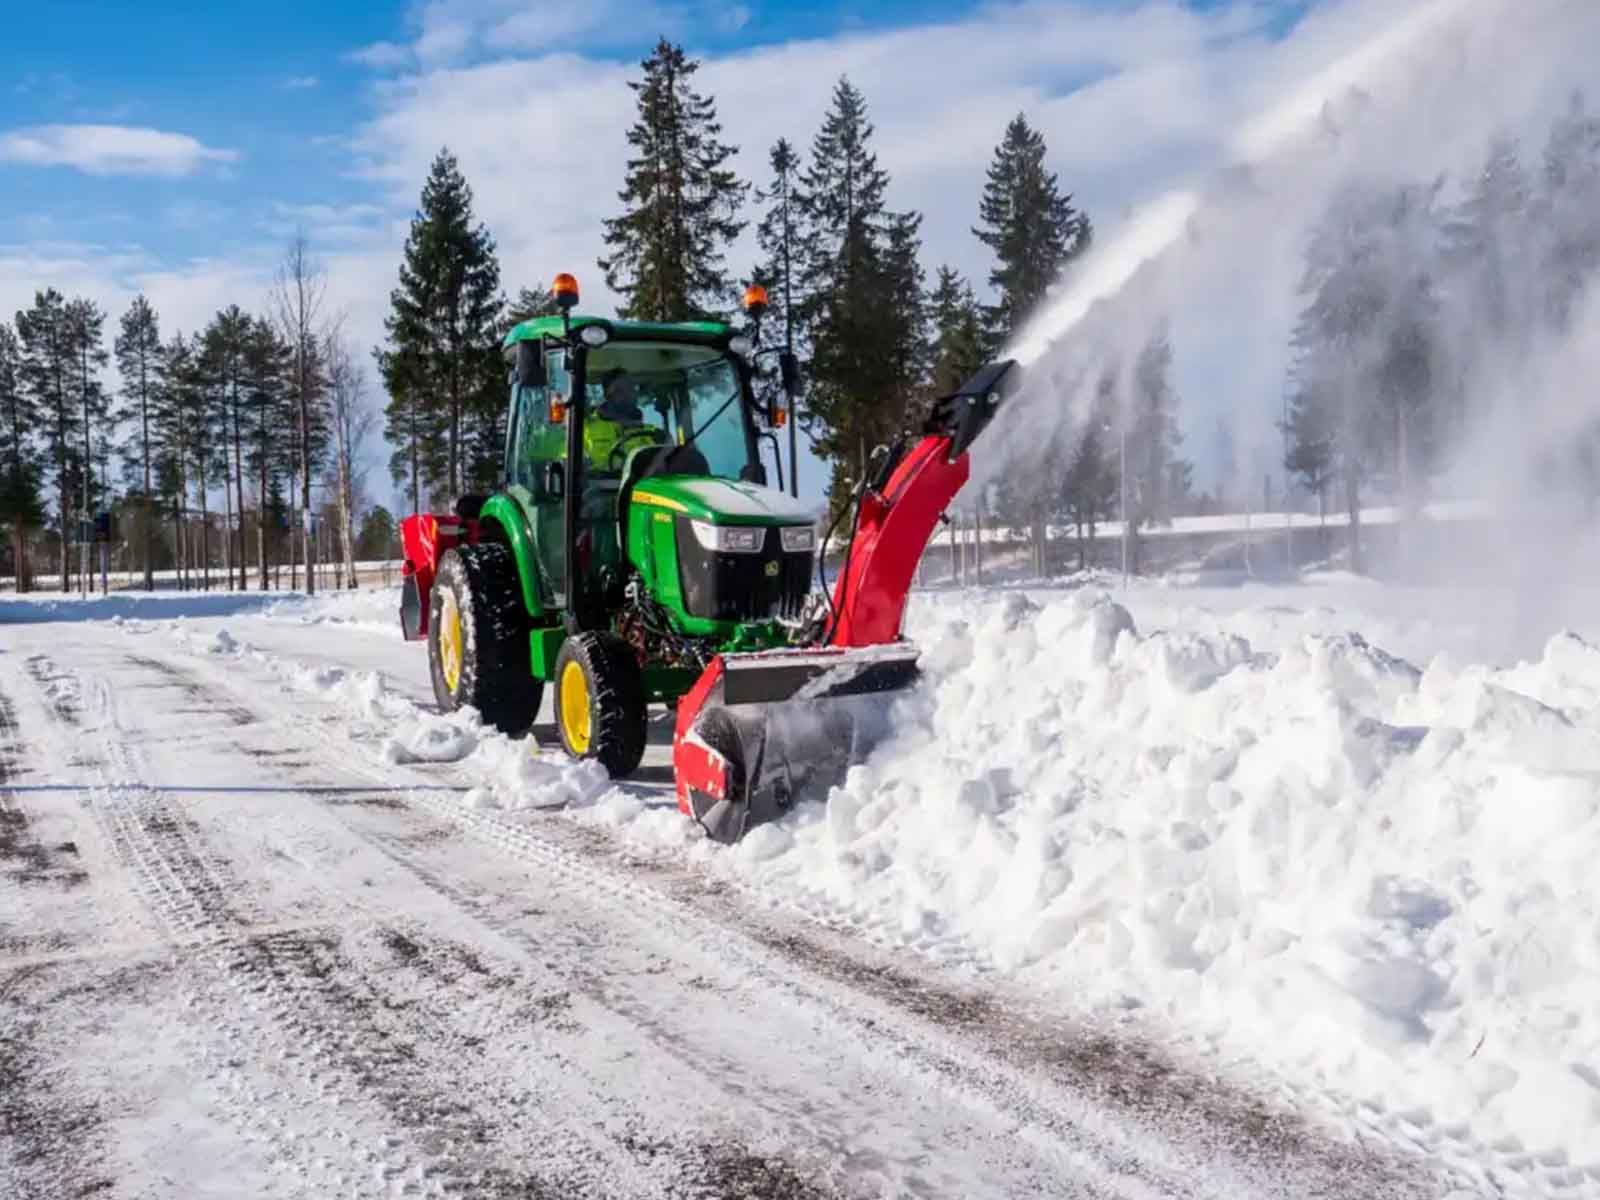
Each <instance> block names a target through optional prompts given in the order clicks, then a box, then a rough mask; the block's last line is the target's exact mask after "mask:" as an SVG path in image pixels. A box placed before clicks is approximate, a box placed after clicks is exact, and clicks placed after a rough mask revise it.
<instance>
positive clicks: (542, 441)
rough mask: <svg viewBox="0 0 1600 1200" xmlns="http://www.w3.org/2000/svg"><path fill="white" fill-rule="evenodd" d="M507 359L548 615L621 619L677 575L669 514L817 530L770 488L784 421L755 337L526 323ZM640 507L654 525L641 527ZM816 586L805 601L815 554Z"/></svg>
mask: <svg viewBox="0 0 1600 1200" xmlns="http://www.w3.org/2000/svg"><path fill="white" fill-rule="evenodd" d="M558 296H559V292H558ZM505 347H506V354H507V358H508V360H509V363H510V366H511V372H510V375H511V381H510V382H511V406H510V418H509V420H508V422H507V436H506V464H505V481H506V491H507V493H509V495H510V496H511V497H512V498H513V499H514V500H515V501H516V502H517V504H518V506H519V508H520V509H521V510H522V514H523V516H524V517H525V519H526V520H527V522H528V525H529V527H530V530H531V532H532V534H533V537H532V539H531V541H532V543H533V546H534V549H535V554H536V557H537V560H538V568H539V570H538V580H537V586H538V590H539V593H540V601H541V605H542V606H548V607H549V608H552V609H557V610H559V609H572V610H579V611H582V612H590V611H593V610H595V609H596V608H598V609H601V610H606V611H611V610H614V609H615V608H616V606H617V604H618V603H619V595H618V592H619V589H620V588H621V587H622V586H623V585H625V583H626V581H627V580H628V579H629V578H630V577H632V576H633V575H634V574H635V573H636V572H639V573H643V574H644V575H645V577H646V582H647V583H649V584H654V583H656V582H657V579H656V576H657V575H658V574H660V573H661V571H660V570H658V568H662V569H664V568H665V567H666V566H667V565H668V564H666V563H662V562H660V561H658V560H659V559H660V557H661V556H659V555H657V554H656V553H655V552H654V544H653V535H654V533H655V530H654V528H653V527H654V525H656V524H670V523H671V521H672V516H669V515H668V514H679V513H683V514H691V510H694V511H693V513H692V514H691V515H693V516H698V517H700V518H701V520H702V523H707V524H710V525H712V526H717V525H727V524H733V523H738V522H740V521H741V519H743V520H744V521H745V522H746V523H750V522H752V519H753V523H754V524H756V525H766V524H769V523H780V522H795V521H806V522H807V524H808V525H809V520H810V518H809V514H807V513H805V512H803V511H802V510H800V509H799V508H798V506H796V505H795V504H794V502H793V501H791V500H789V499H788V498H787V497H785V496H784V495H783V494H782V493H781V491H778V490H775V489H773V488H771V487H769V486H768V480H769V476H768V464H769V463H770V464H771V466H772V468H773V470H774V473H775V474H776V475H777V476H778V482H779V484H780V486H781V482H782V460H781V458H780V457H779V454H778V447H777V439H776V438H775V437H774V436H773V434H772V432H771V427H772V426H773V425H774V424H776V423H778V422H779V421H781V419H782V417H781V415H777V414H775V411H774V409H773V407H771V406H768V405H763V404H762V403H760V402H759V401H758V399H757V397H756V394H755V375H754V370H753V364H752V359H753V356H752V350H753V346H752V340H751V339H750V338H749V337H748V336H746V335H744V334H741V333H739V332H736V331H735V330H734V329H733V328H732V327H730V326H728V325H725V324H722V323H719V322H687V323H682V324H672V325H662V324H654V323H649V322H636V321H620V320H607V319H603V318H599V317H589V316H579V315H575V314H564V315H562V316H549V317H540V318H535V319H533V320H530V321H525V322H523V323H522V324H520V325H518V326H517V327H516V328H514V329H513V330H512V331H511V332H510V334H508V335H507V338H506V342H505ZM764 450H766V451H767V453H766V454H765V455H764V454H763V451H764ZM764 458H765V461H763V459H764ZM686 492H688V493H691V495H689V496H686V495H685V493H686ZM641 506H644V507H647V508H649V509H650V510H651V511H652V513H653V514H654V516H653V517H650V516H645V517H641V518H637V519H636V517H635V513H634V510H635V509H637V508H639V507H641ZM717 536H718V535H713V537H712V540H713V544H714V543H715V539H716V537H717ZM721 536H724V537H726V536H733V537H735V538H738V537H743V538H745V539H747V540H748V539H749V538H750V537H752V536H753V535H752V534H751V533H750V532H746V533H744V534H742V535H721ZM791 540H792V539H791ZM808 550H809V547H808ZM573 567H575V568H576V569H575V570H572V569H571V568H573ZM807 572H808V573H807V576H806V578H805V580H804V582H803V584H802V585H800V586H801V587H802V590H808V589H809V554H808V555H807ZM674 590H678V589H674ZM681 631H682V632H690V631H689V630H687V629H685V630H681ZM692 632H695V633H704V632H709V630H707V629H696V630H693V631H692Z"/></svg>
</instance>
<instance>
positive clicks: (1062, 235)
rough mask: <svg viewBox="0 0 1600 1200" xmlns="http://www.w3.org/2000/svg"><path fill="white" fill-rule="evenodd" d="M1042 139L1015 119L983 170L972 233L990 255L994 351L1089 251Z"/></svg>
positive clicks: (1079, 217) (1085, 229)
mask: <svg viewBox="0 0 1600 1200" xmlns="http://www.w3.org/2000/svg"><path fill="white" fill-rule="evenodd" d="M1045 153H1046V148H1045V141H1044V135H1043V134H1042V133H1040V132H1039V131H1038V130H1036V129H1034V128H1033V127H1032V126H1030V125H1029V124H1028V120H1027V118H1026V117H1025V116H1024V115H1023V114H1021V113H1018V114H1017V116H1016V117H1014V118H1013V119H1012V121H1011V123H1010V124H1009V125H1007V126H1006V131H1005V136H1004V137H1003V138H1002V139H1001V141H1000V144H999V145H998V146H997V147H995V152H994V160H993V161H992V162H991V163H990V164H989V171H988V178H987V182H986V183H985V184H984V188H983V198H982V199H981V200H980V201H979V204H978V221H979V224H978V226H977V227H976V228H975V229H973V231H972V232H973V233H974V234H975V235H976V236H977V238H978V240H979V241H981V242H982V243H983V244H984V245H985V246H987V247H989V249H990V250H992V251H993V252H994V256H995V260H996V262H995V268H994V270H993V271H991V272H990V274H989V283H990V284H991V285H992V286H993V287H994V288H995V289H996V290H997V291H998V293H999V303H998V304H996V305H994V306H993V307H992V308H990V309H989V310H988V312H989V322H990V328H989V332H990V335H991V339H992V341H993V343H994V344H995V345H997V346H998V345H1000V344H1002V343H1004V342H1005V341H1006V340H1007V339H1009V338H1010V337H1012V336H1013V335H1014V334H1015V333H1016V332H1017V331H1018V330H1019V329H1021V327H1022V325H1023V323H1024V322H1025V321H1026V320H1027V319H1028V318H1029V317H1030V316H1032V315H1033V313H1034V311H1035V310H1036V309H1037V308H1038V306H1039V302H1040V301H1041V300H1043V299H1044V296H1045V293H1046V291H1047V290H1048V289H1049V287H1050V285H1051V284H1053V283H1054V282H1055V281H1056V278H1057V277H1058V276H1059V275H1060V274H1061V271H1062V269H1063V268H1064V267H1065V266H1066V265H1067V264H1068V263H1069V262H1071V261H1072V260H1073V259H1074V258H1076V257H1078V255H1080V254H1082V253H1083V252H1084V251H1085V250H1086V249H1088V247H1089V242H1090V240H1091V238H1092V236H1093V230H1092V228H1091V226H1090V224H1089V218H1088V217H1086V216H1084V214H1083V213H1081V212H1079V211H1078V210H1077V209H1076V208H1074V207H1073V205H1072V197H1071V195H1069V194H1066V193H1063V192H1062V191H1061V187H1060V184H1059V182H1058V181H1057V179H1056V176H1055V173H1054V172H1052V171H1049V170H1047V169H1046V167H1045V165H1044V159H1045Z"/></svg>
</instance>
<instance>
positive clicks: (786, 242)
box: [753, 138, 808, 346]
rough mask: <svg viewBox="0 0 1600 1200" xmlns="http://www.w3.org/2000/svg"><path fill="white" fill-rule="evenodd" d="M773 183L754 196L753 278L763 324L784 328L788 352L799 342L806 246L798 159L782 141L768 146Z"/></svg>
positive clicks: (759, 189) (803, 206) (793, 151)
mask: <svg viewBox="0 0 1600 1200" xmlns="http://www.w3.org/2000/svg"><path fill="white" fill-rule="evenodd" d="M767 162H768V165H769V166H770V167H771V170H772V181H771V182H770V183H769V184H768V185H767V186H766V187H765V188H758V189H757V190H756V194H755V198H756V201H757V202H758V203H761V204H765V205H766V206H767V210H766V212H765V213H763V214H762V217H761V220H760V221H759V222H758V223H757V224H756V245H757V246H758V247H760V249H761V253H762V256H763V257H762V259H761V261H760V263H759V264H758V265H757V267H756V269H755V272H754V275H753V278H754V282H756V283H759V284H760V285H761V286H762V287H764V288H766V289H767V297H768V300H769V302H770V310H769V314H768V317H767V319H768V320H769V321H771V322H773V323H774V325H777V324H779V323H781V324H782V327H783V344H784V345H786V346H792V345H794V344H796V341H797V339H799V338H801V337H802V331H800V330H798V329H796V327H795V315H796V308H797V303H796V294H797V292H798V290H799V288H800V286H801V285H802V284H803V282H804V269H805V263H806V261H807V258H808V246H807V237H806V232H807V231H806V227H805V221H804V215H805V211H806V197H805V194H804V192H803V191H802V190H801V187H800V156H799V155H798V154H797V153H795V149H794V147H793V146H792V145H790V144H789V140H788V139H787V138H779V139H778V140H777V141H776V142H774V143H773V146H772V151H771V153H770V154H769V155H768V157H767Z"/></svg>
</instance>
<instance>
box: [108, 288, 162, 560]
mask: <svg viewBox="0 0 1600 1200" xmlns="http://www.w3.org/2000/svg"><path fill="white" fill-rule="evenodd" d="M113 349H114V351H115V353H116V358H117V371H118V373H119V374H120V375H121V376H122V400H123V403H124V405H125V406H126V408H125V410H124V416H125V418H126V419H127V420H129V421H131V423H132V424H133V438H132V440H131V441H130V443H129V444H128V445H127V446H126V447H124V448H123V455H124V458H125V460H126V461H127V462H128V464H129V466H130V467H131V468H132V470H133V471H134V472H137V475H136V476H135V478H136V479H137V481H138V488H139V504H140V524H141V526H142V528H141V532H140V539H139V540H140V544H141V549H142V557H143V558H144V587H145V591H147V592H148V591H153V590H154V589H155V586H156V580H155V565H154V561H153V560H154V551H155V512H154V498H155V496H154V491H153V487H154V478H155V476H154V467H155V463H154V459H153V458H152V456H151V440H150V422H151V417H152V415H153V410H154V407H155V401H156V390H157V377H158V375H159V373H160V360H161V325H160V321H159V320H158V319H157V317H156V310H155V309H154V308H152V307H151V306H150V302H149V301H148V300H146V299H145V298H144V297H143V296H137V297H135V298H134V301H133V304H132V305H131V306H130V307H129V308H128V311H127V312H125V313H123V314H122V323H121V327H120V329H119V331H118V334H117V340H116V343H115V345H114V347H113Z"/></svg>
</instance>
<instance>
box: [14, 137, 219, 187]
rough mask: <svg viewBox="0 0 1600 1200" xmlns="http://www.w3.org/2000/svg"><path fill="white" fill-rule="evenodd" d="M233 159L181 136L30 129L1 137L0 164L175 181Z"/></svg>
mask: <svg viewBox="0 0 1600 1200" xmlns="http://www.w3.org/2000/svg"><path fill="white" fill-rule="evenodd" d="M238 159H239V154H238V152H237V151H235V150H222V149H217V148H215V147H212V146H207V145H205V144H204V143H202V142H200V141H199V140H198V139H196V138H192V137H190V136H189V135H188V134H185V133H172V132H169V131H167V130H163V129H146V128H141V127H139V126H134V125H32V126H27V127H25V128H22V129H14V130H12V131H10V132H9V133H4V134H0V163H15V164H19V165H25V166H34V167H71V168H73V169H74V170H78V171H82V172H84V173H85V174H88V175H162V176H172V177H176V176H184V175H191V174H193V173H194V172H195V171H197V170H199V169H200V168H201V167H202V166H204V165H205V164H207V163H232V162H237V161H238Z"/></svg>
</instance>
